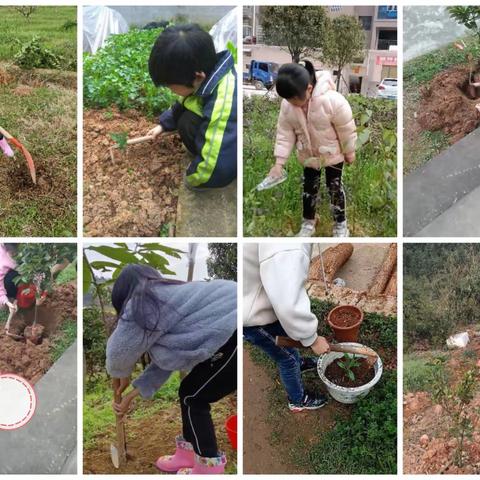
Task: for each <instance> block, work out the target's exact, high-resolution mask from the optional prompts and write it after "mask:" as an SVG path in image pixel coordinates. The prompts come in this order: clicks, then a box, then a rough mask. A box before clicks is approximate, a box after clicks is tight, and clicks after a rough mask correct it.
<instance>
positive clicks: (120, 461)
mask: <svg viewBox="0 0 480 480" xmlns="http://www.w3.org/2000/svg"><path fill="white" fill-rule="evenodd" d="M113 388H114V392H115V393H114V398H115V403H120V402H121V401H122V395H121V394H118V393H117V391H116V388H115V386H114V387H113ZM115 417H116V425H117V444H116V445H114V444H113V443H111V444H110V457H111V459H112V463H113V466H114V467H115V468H120V467H122V466H123V465H125V464H126V463H127V441H126V436H125V422H124V416H123V415H115Z"/></svg>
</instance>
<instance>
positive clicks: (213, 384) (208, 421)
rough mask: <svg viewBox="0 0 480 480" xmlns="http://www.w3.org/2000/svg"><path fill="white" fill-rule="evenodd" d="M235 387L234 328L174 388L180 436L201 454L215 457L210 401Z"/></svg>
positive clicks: (235, 343)
mask: <svg viewBox="0 0 480 480" xmlns="http://www.w3.org/2000/svg"><path fill="white" fill-rule="evenodd" d="M236 389H237V332H236V331H235V332H234V333H233V335H232V336H231V337H230V339H229V340H228V341H227V343H225V344H224V345H223V346H222V347H220V348H219V349H218V351H217V352H216V353H215V354H214V355H213V356H212V357H211V358H209V359H208V360H206V361H205V362H202V363H199V364H198V365H195V367H194V368H193V369H192V371H191V372H190V373H189V374H188V375H187V376H186V377H185V378H184V379H183V380H182V383H181V384H180V389H179V391H178V394H179V397H180V406H181V409H182V423H183V437H184V438H185V440H187V441H188V442H190V443H191V444H192V445H193V450H194V451H195V453H197V454H198V455H200V456H201V457H208V458H212V457H217V456H218V454H219V452H218V448H217V438H216V436H215V428H214V426H213V422H212V416H211V415H210V404H211V403H214V402H218V401H219V400H221V399H222V398H224V397H226V396H227V395H228V394H230V393H232V392H234V391H235V390H236Z"/></svg>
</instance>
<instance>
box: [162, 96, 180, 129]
mask: <svg viewBox="0 0 480 480" xmlns="http://www.w3.org/2000/svg"><path fill="white" fill-rule="evenodd" d="M182 111H183V106H182V104H181V103H180V102H175V103H174V104H173V105H172V106H171V107H170V108H169V109H168V110H165V111H164V112H163V113H162V114H160V117H159V118H158V123H159V124H160V126H161V127H162V130H163V131H164V132H173V131H174V130H176V129H177V119H178V117H179V116H180V114H181V112H182Z"/></svg>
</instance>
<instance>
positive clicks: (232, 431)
mask: <svg viewBox="0 0 480 480" xmlns="http://www.w3.org/2000/svg"><path fill="white" fill-rule="evenodd" d="M225 428H226V429H227V435H228V439H229V440H230V443H231V444H232V448H233V449H235V450H236V449H237V416H236V415H232V416H231V417H228V418H227V421H226V422H225Z"/></svg>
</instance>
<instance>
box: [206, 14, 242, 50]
mask: <svg viewBox="0 0 480 480" xmlns="http://www.w3.org/2000/svg"><path fill="white" fill-rule="evenodd" d="M237 14H238V8H233V9H232V10H230V11H229V12H228V13H227V14H226V15H224V16H223V17H222V18H221V19H220V20H219V21H218V22H217V23H216V24H215V25H214V26H213V27H212V28H211V29H210V32H209V33H210V35H211V36H212V38H213V43H214V44H215V50H216V51H217V52H221V51H222V50H225V49H226V48H227V43H228V42H229V41H230V42H232V43H233V44H234V45H235V46H237Z"/></svg>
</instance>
